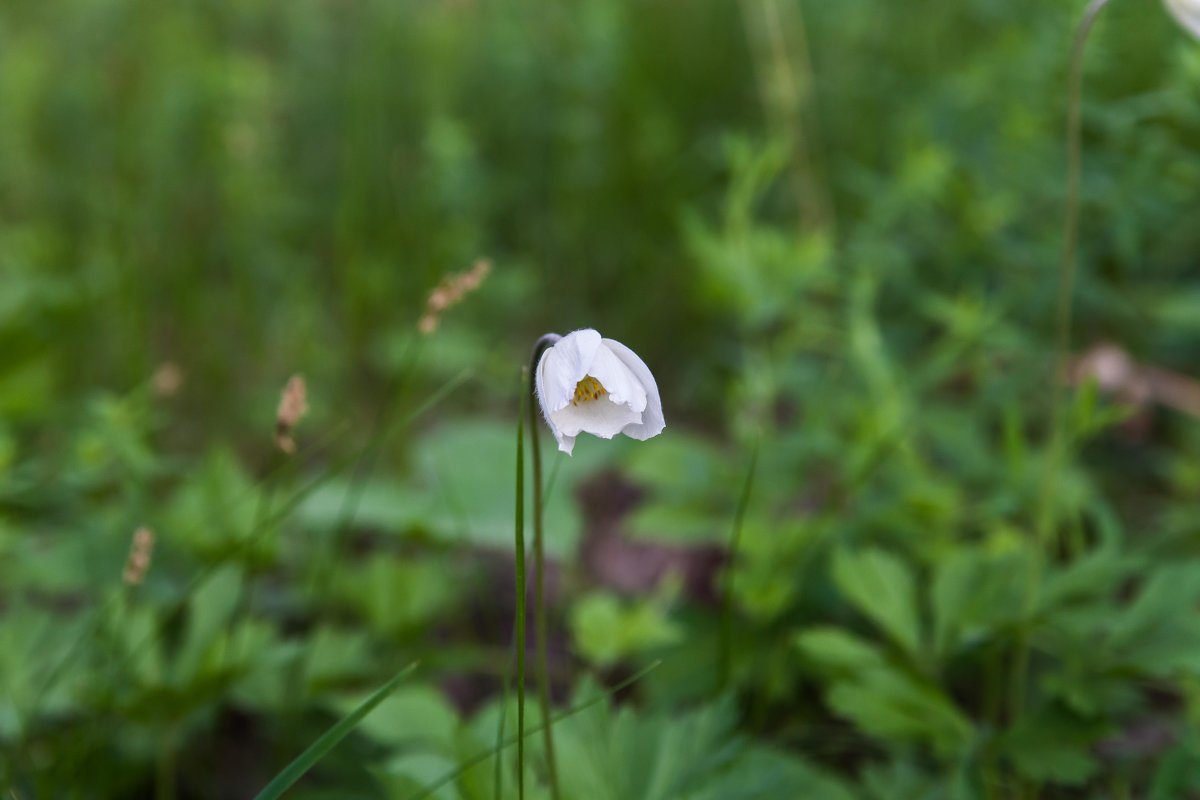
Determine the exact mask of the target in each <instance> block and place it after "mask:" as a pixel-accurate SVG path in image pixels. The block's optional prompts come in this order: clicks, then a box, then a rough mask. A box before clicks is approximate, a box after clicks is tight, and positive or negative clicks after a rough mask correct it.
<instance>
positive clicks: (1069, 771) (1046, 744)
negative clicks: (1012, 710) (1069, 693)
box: [1003, 710, 1103, 786]
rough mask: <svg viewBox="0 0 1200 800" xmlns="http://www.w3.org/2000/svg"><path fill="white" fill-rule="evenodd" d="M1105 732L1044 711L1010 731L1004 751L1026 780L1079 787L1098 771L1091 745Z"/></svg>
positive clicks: (1052, 712) (1065, 715)
mask: <svg viewBox="0 0 1200 800" xmlns="http://www.w3.org/2000/svg"><path fill="white" fill-rule="evenodd" d="M1102 732H1103V728H1102V727H1100V726H1097V725H1096V723H1094V722H1092V723H1088V722H1083V721H1080V720H1076V719H1073V718H1072V717H1070V716H1068V715H1067V714H1065V713H1062V712H1058V711H1054V710H1043V711H1041V712H1039V713H1036V714H1029V715H1026V716H1025V717H1023V718H1022V719H1021V721H1020V722H1018V723H1017V725H1016V726H1015V727H1013V728H1012V729H1011V730H1009V731H1007V732H1006V733H1005V735H1004V737H1003V749H1004V752H1005V753H1006V754H1007V755H1008V757H1009V758H1011V759H1012V761H1013V763H1014V764H1015V765H1016V767H1017V769H1018V770H1019V771H1020V772H1021V774H1022V775H1023V776H1025V777H1026V778H1030V779H1032V780H1035V781H1041V782H1047V781H1048V782H1052V783H1058V784H1063V785H1067V786H1079V785H1081V784H1083V783H1084V782H1085V781H1086V780H1087V779H1088V778H1090V777H1091V776H1092V775H1093V774H1095V772H1096V770H1097V769H1098V768H1099V764H1098V763H1097V762H1096V759H1095V757H1094V756H1093V755H1092V746H1093V745H1094V744H1095V742H1096V740H1097V739H1098V738H1099V737H1100V735H1101V733H1102Z"/></svg>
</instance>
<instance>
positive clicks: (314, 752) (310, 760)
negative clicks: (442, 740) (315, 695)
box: [255, 663, 417, 800]
mask: <svg viewBox="0 0 1200 800" xmlns="http://www.w3.org/2000/svg"><path fill="white" fill-rule="evenodd" d="M416 667H417V665H416V664H415V663H414V664H410V665H408V666H407V667H405V668H404V669H402V670H400V672H398V673H396V676H395V677H394V678H392V679H391V680H390V681H388V682H387V683H385V684H384V685H383V686H380V687H379V688H378V689H376V690H375V693H374V694H372V695H371V696H370V697H368V698H367V699H366V700H365V701H363V703H362V705H360V706H359V707H358V708H356V709H354V710H353V711H352V712H350V713H349V714H347V715H346V716H345V717H343V718H342V719H341V720H340V721H339V722H337V724H335V725H334V726H333V727H331V728H330V729H329V730H327V731H326V732H325V733H323V734H321V736H320V738H318V739H317V740H316V741H315V742H313V743H312V744H311V745H309V746H308V748H307V749H306V750H305V751H304V752H303V753H301V754H300V755H299V757H297V758H296V760H295V761H293V762H292V763H290V764H288V765H287V766H286V767H284V769H283V771H282V772H280V773H279V774H278V775H276V776H275V778H274V780H272V781H271V782H270V783H268V784H267V785H266V787H265V788H264V789H263V790H262V791H261V792H259V793H258V794H257V795H255V800H275V798H278V797H282V796H283V793H284V792H286V791H287V790H288V789H289V788H291V786H292V784H294V783H295V782H296V781H298V780H300V778H302V777H304V773H306V772H308V771H309V770H310V769H312V768H313V766H314V765H316V763H317V762H318V761H320V760H321V759H322V758H324V757H325V756H326V754H328V753H329V751H330V750H332V749H333V748H334V747H336V746H337V744H338V742H340V741H341V740H342V739H344V738H346V736H348V735H349V733H350V731H352V730H354V728H355V727H356V726H357V725H358V724H359V723H360V722H362V720H363V717H365V716H367V714H370V713H371V710H372V709H374V708H375V707H376V706H377V705H379V704H380V703H382V702H383V701H384V699H385V698H387V696H388V695H389V694H391V693H392V692H393V691H395V690H396V687H398V686H399V685H400V683H401V682H402V681H403V680H404V679H405V678H406V677H408V674H409V673H410V672H412V671H413V670H414V669H416Z"/></svg>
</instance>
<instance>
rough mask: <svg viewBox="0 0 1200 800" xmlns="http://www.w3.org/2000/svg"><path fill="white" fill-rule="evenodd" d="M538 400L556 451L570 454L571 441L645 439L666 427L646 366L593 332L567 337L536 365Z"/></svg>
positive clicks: (571, 448)
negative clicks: (582, 435)
mask: <svg viewBox="0 0 1200 800" xmlns="http://www.w3.org/2000/svg"><path fill="white" fill-rule="evenodd" d="M536 383H537V395H538V401H539V402H540V403H541V404H542V414H543V415H544V416H545V417H546V423H547V424H548V425H549V426H550V430H551V431H553V432H554V438H555V439H557V440H558V449H559V450H561V451H563V452H564V453H566V454H567V455H570V454H571V450H573V449H574V447H575V437H576V436H578V435H579V434H580V433H590V434H592V435H593V436H599V437H600V438H602V439H611V438H612V437H614V436H616V435H617V434H618V433H623V434H625V435H626V436H629V437H631V438H633V439H649V438H650V437H651V436H657V435H658V434H659V433H661V432H662V429H663V428H664V427H666V422H665V421H664V420H663V412H662V399H661V398H660V397H659V396H658V385H657V384H655V383H654V376H653V375H651V374H650V369H649V368H648V367H647V366H646V364H645V362H644V361H642V360H641V359H640V358H638V357H637V354H635V353H634V352H633V351H632V350H630V349H629V348H628V347H626V346H625V345H623V344H621V343H620V342H617V341H614V340H612V339H601V338H600V334H599V333H597V332H596V331H594V330H591V329H590V328H589V329H585V330H581V331H574V332H573V333H568V334H567V335H566V336H564V337H562V338H561V339H559V340H558V341H557V342H556V343H555V344H554V346H552V347H550V348H547V350H546V351H545V352H544V353H543V354H542V357H541V359H540V360H539V361H538V365H537V375H536Z"/></svg>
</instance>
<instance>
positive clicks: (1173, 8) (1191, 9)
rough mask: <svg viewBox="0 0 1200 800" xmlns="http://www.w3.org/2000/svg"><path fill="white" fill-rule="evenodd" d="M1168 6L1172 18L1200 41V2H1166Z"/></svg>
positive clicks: (1193, 0)
mask: <svg viewBox="0 0 1200 800" xmlns="http://www.w3.org/2000/svg"><path fill="white" fill-rule="evenodd" d="M1166 4H1167V10H1168V11H1170V12H1171V16H1173V17H1175V19H1176V20H1177V21H1178V22H1179V24H1180V25H1182V26H1183V27H1184V28H1186V29H1187V32H1188V33H1190V34H1191V35H1192V36H1194V37H1196V38H1197V39H1200V0H1166Z"/></svg>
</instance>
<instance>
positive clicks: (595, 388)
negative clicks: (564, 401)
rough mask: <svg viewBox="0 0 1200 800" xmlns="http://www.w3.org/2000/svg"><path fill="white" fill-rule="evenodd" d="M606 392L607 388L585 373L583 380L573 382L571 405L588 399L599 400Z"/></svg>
mask: <svg viewBox="0 0 1200 800" xmlns="http://www.w3.org/2000/svg"><path fill="white" fill-rule="evenodd" d="M606 394H608V390H607V389H605V388H604V385H603V384H602V383H600V381H598V380H596V379H595V378H593V377H592V376H591V375H585V376H584V378H583V380H581V381H580V382H579V383H577V384H575V397H573V398H572V399H571V405H573V406H577V405H579V404H580V403H586V402H588V401H589V400H599V399H600V398H601V397H603V396H604V395H606Z"/></svg>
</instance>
